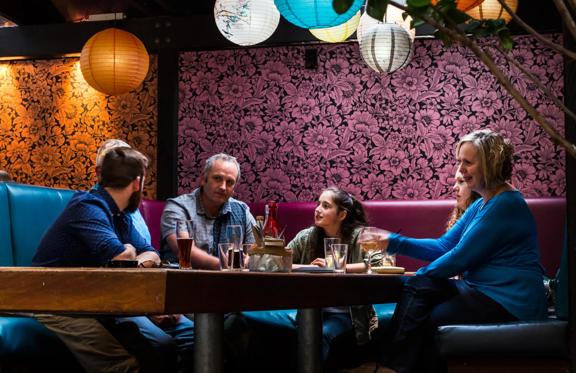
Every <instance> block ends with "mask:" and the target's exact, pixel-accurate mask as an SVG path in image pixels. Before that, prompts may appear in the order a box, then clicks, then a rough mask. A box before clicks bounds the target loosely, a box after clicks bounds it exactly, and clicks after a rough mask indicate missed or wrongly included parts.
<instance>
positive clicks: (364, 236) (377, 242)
mask: <svg viewBox="0 0 576 373" xmlns="http://www.w3.org/2000/svg"><path fill="white" fill-rule="evenodd" d="M388 235H389V233H388V231H386V230H384V229H380V228H376V227H365V228H364V229H362V232H361V233H360V236H359V237H358V243H359V244H360V249H361V250H362V251H364V252H365V253H366V254H367V255H368V270H367V271H366V272H367V273H372V255H374V253H375V252H377V251H378V250H379V249H381V248H380V246H381V241H382V240H384V239H386V238H387V237H388Z"/></svg>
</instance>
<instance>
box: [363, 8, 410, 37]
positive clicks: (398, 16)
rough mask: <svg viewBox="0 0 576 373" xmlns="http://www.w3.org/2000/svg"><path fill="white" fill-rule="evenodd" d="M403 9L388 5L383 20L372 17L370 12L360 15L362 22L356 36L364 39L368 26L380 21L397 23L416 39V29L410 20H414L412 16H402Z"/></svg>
mask: <svg viewBox="0 0 576 373" xmlns="http://www.w3.org/2000/svg"><path fill="white" fill-rule="evenodd" d="M402 13H404V11H402V10H401V9H398V8H396V7H395V6H392V5H388V8H387V9H386V14H385V15H384V19H383V20H382V21H378V20H377V19H374V18H372V17H371V16H369V15H368V13H364V14H362V17H360V23H359V24H358V28H357V29H356V38H357V39H358V40H360V39H362V32H363V31H364V30H366V28H368V26H370V25H375V24H378V23H396V24H398V25H400V26H402V27H404V28H405V29H406V31H408V34H409V35H410V39H412V41H414V39H415V38H416V29H414V28H410V22H412V17H410V16H408V17H406V19H404V18H402Z"/></svg>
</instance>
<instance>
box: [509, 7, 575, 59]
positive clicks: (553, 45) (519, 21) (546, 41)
mask: <svg viewBox="0 0 576 373" xmlns="http://www.w3.org/2000/svg"><path fill="white" fill-rule="evenodd" d="M498 2H499V3H500V5H502V7H503V8H504V9H505V10H506V11H507V12H508V13H510V15H511V16H512V19H514V21H515V22H516V23H517V24H518V25H519V26H520V27H522V28H523V29H524V30H526V31H528V33H529V34H530V35H532V36H534V37H535V38H536V39H538V40H540V41H541V42H542V43H543V44H545V45H547V46H548V47H550V48H552V49H554V50H555V51H557V52H559V53H562V54H564V55H565V56H567V57H569V58H571V59H573V60H575V61H576V53H574V52H572V51H571V50H569V49H566V48H564V47H563V46H561V45H560V44H556V43H554V42H553V41H551V40H550V39H548V38H545V37H544V36H542V35H541V34H540V33H539V32H538V31H536V30H534V29H533V28H532V27H531V26H530V25H529V24H527V23H526V22H524V21H523V20H522V18H520V17H518V15H516V13H514V12H513V11H512V9H510V7H509V6H508V4H506V3H505V2H504V0H498Z"/></svg>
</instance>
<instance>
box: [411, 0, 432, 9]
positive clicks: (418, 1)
mask: <svg viewBox="0 0 576 373" xmlns="http://www.w3.org/2000/svg"><path fill="white" fill-rule="evenodd" d="M406 4H407V5H408V6H409V7H414V8H423V7H427V6H429V5H430V0H408V1H407V2H406Z"/></svg>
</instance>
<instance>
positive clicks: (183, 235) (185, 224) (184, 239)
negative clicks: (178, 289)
mask: <svg viewBox="0 0 576 373" xmlns="http://www.w3.org/2000/svg"><path fill="white" fill-rule="evenodd" d="M176 242H177V243H178V265H179V267H180V268H181V269H191V268H192V258H191V254H192V245H193V243H194V222H193V221H192V220H178V221H177V222H176Z"/></svg>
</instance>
